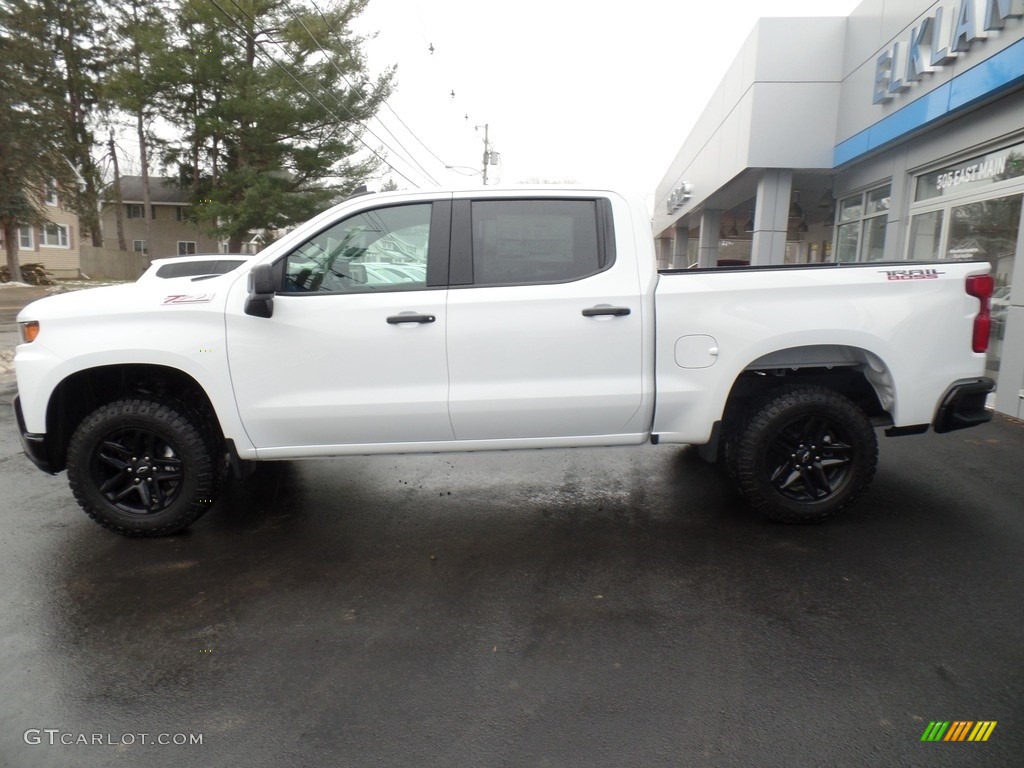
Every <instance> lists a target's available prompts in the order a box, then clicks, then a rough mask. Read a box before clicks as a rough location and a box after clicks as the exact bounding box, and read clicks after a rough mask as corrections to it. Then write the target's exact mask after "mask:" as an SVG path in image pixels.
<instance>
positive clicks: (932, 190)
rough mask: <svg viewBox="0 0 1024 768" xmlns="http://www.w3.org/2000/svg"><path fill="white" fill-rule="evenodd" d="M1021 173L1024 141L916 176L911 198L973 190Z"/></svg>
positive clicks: (1012, 177)
mask: <svg viewBox="0 0 1024 768" xmlns="http://www.w3.org/2000/svg"><path fill="white" fill-rule="evenodd" d="M1020 176H1024V144H1017V145H1016V146H1013V147H1007V148H1006V149H1000V150H999V151H998V152H989V153H988V154H987V155H981V156H979V157H974V158H971V159H970V160H966V161H964V162H962V163H957V164H956V165H949V166H946V167H945V168H940V169H938V170H937V171H932V172H930V173H925V174H922V175H921V176H918V177H917V187H916V190H915V193H914V200H915V201H916V202H921V201H923V200H932V199H934V198H937V197H943V196H947V197H948V196H950V195H960V194H963V193H965V192H976V191H978V188H979V187H983V186H985V185H991V184H995V183H997V182H1000V181H1006V180H1007V179H1015V178H1017V177H1020Z"/></svg>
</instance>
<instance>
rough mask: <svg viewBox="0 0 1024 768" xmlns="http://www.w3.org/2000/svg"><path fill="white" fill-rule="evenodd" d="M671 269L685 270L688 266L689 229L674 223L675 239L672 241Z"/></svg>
mask: <svg viewBox="0 0 1024 768" xmlns="http://www.w3.org/2000/svg"><path fill="white" fill-rule="evenodd" d="M672 244H673V245H672V269H686V268H687V267H688V266H690V257H689V252H690V227H689V226H688V225H687V224H683V223H681V222H677V223H676V237H675V240H673V241H672Z"/></svg>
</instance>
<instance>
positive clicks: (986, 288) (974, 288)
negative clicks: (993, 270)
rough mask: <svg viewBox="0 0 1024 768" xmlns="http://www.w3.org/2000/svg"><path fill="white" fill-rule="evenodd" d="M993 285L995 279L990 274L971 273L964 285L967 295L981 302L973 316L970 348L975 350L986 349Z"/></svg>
mask: <svg viewBox="0 0 1024 768" xmlns="http://www.w3.org/2000/svg"><path fill="white" fill-rule="evenodd" d="M995 286H996V283H995V280H993V279H992V276H991V275H971V276H970V277H968V278H967V283H966V284H965V286H964V288H965V290H966V291H967V293H968V295H970V296H974V297H975V298H976V299H978V301H979V302H981V309H979V310H978V314H977V315H975V317H974V336H973V338H972V339H971V349H973V350H974V351H975V352H986V351H988V335H989V333H990V332H991V330H992V307H991V304H990V302H989V299H991V298H992V291H994V290H995Z"/></svg>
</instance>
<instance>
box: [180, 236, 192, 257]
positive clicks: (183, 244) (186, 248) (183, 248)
mask: <svg viewBox="0 0 1024 768" xmlns="http://www.w3.org/2000/svg"><path fill="white" fill-rule="evenodd" d="M195 252H196V244H195V243H194V242H193V241H191V240H179V241H178V255H179V256H189V255H190V254H194V253H195Z"/></svg>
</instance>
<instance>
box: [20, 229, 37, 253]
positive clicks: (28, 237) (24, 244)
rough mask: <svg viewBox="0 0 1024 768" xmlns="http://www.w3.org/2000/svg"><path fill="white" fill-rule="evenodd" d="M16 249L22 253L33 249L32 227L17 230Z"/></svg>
mask: <svg viewBox="0 0 1024 768" xmlns="http://www.w3.org/2000/svg"><path fill="white" fill-rule="evenodd" d="M18 248H19V249H21V250H23V251H31V250H34V249H35V245H34V244H33V243H32V227H20V228H19V229H18Z"/></svg>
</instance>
